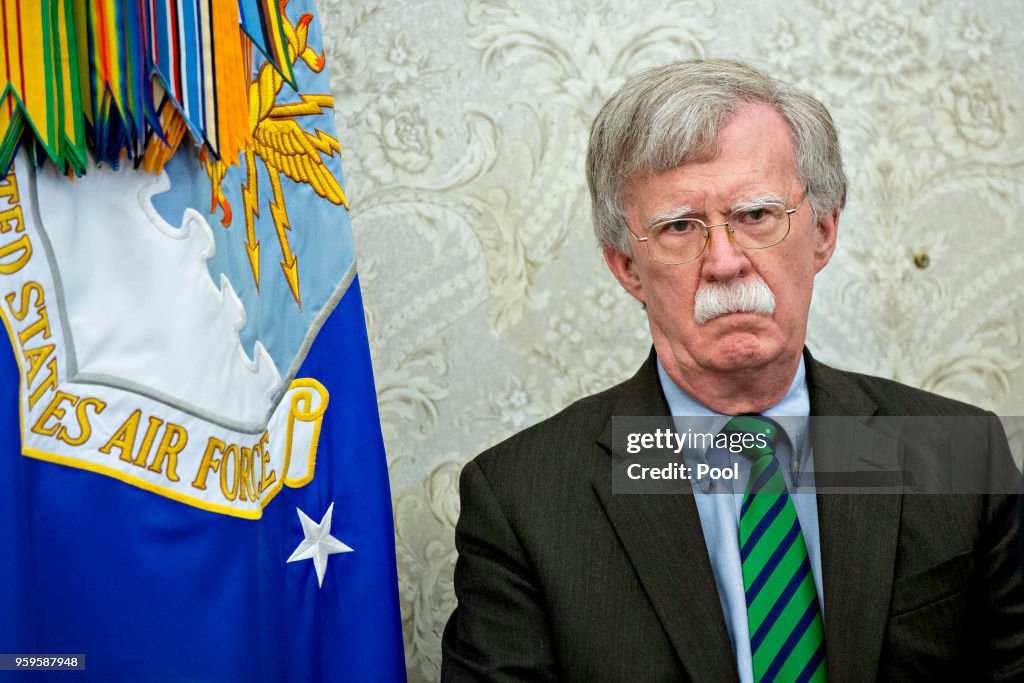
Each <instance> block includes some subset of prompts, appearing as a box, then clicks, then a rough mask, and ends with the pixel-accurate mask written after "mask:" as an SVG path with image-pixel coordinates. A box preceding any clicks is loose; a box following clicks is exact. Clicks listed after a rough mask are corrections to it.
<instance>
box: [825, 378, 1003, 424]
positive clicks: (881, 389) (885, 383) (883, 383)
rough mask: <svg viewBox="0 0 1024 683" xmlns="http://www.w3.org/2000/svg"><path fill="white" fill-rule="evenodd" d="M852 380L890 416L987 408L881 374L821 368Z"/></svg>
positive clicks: (949, 413) (977, 413) (954, 413)
mask: <svg viewBox="0 0 1024 683" xmlns="http://www.w3.org/2000/svg"><path fill="white" fill-rule="evenodd" d="M822 369H825V370H827V371H829V372H832V373H836V374H837V375H840V376H842V377H843V378H844V380H845V381H847V382H850V383H852V384H853V385H855V386H856V387H857V388H858V389H860V390H861V391H862V392H863V393H864V394H866V395H867V396H868V397H870V398H871V399H872V400H873V401H874V402H875V403H876V404H877V405H878V409H879V413H880V414H881V415H892V416H933V417H939V416H984V415H991V413H990V412H989V411H986V410H983V409H982V408H979V407H978V406H975V405H971V404H970V403H964V402H963V401H958V400H956V399H952V398H948V397H946V396H942V395H941V394H936V393H933V392H930V391H925V390H923V389H917V388H915V387H912V386H910V385H907V384H903V383H901V382H897V381H895V380H891V379H886V378H884V377H876V376H874V375H865V374H861V373H857V372H847V371H844V370H836V369H835V368H829V367H827V366H824V368H822Z"/></svg>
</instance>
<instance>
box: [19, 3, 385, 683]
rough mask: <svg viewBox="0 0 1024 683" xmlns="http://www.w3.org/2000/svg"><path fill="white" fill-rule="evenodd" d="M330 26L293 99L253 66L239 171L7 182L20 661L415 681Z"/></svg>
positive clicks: (293, 12)
mask: <svg viewBox="0 0 1024 683" xmlns="http://www.w3.org/2000/svg"><path fill="white" fill-rule="evenodd" d="M312 12H313V10H312V5H311V3H310V2H302V1H300V0H293V1H292V2H291V3H289V4H288V5H287V7H286V11H285V12H283V13H282V21H283V22H284V23H285V24H286V25H285V29H284V35H285V37H286V39H287V42H288V50H287V54H288V55H289V59H290V60H291V63H290V64H289V66H290V68H291V69H292V72H293V74H294V78H295V81H296V83H297V85H298V91H297V92H295V91H293V90H292V89H291V88H290V86H289V85H288V84H287V82H285V81H284V79H283V78H282V77H281V75H280V72H279V71H278V70H277V68H276V67H275V66H274V65H273V64H270V63H268V62H267V61H265V59H264V58H260V57H259V56H258V55H256V56H254V59H253V62H252V79H251V80H252V85H251V86H250V87H251V88H256V89H258V90H259V91H260V93H261V97H259V98H250V106H256V107H257V108H256V109H255V110H253V111H251V112H250V113H251V116H250V121H251V125H252V129H251V130H250V131H249V133H251V137H252V144H251V145H250V146H249V147H248V148H247V149H246V151H245V152H244V153H242V154H241V155H240V156H239V159H238V160H237V163H234V164H228V163H227V160H218V159H213V158H211V157H209V156H207V155H200V154H199V153H197V152H195V151H194V150H193V149H182V150H181V151H179V152H178V153H177V154H176V155H175V156H173V157H172V158H171V159H170V160H169V161H168V162H167V163H166V165H165V166H164V169H163V172H162V173H161V174H159V175H154V174H149V173H145V172H143V171H141V170H137V169H132V168H127V166H128V165H122V167H121V168H120V169H117V170H115V169H112V168H111V167H110V166H109V165H105V166H102V167H98V166H92V167H90V168H89V169H88V172H87V173H85V175H83V176H82V177H80V178H76V179H75V180H73V181H69V180H68V178H67V177H65V176H64V175H63V172H62V171H63V169H58V168H55V167H54V166H53V165H52V164H43V165H37V163H35V161H36V160H33V159H32V158H30V156H29V154H28V150H25V149H23V150H22V151H21V152H19V154H18V156H17V157H16V158H15V161H14V164H13V169H12V171H11V173H10V174H9V175H8V176H7V177H6V178H4V179H3V180H2V181H0V317H2V318H3V321H4V325H5V327H6V330H7V335H8V338H9V342H10V343H9V345H8V348H9V350H7V348H5V349H3V350H2V352H0V482H2V485H3V487H4V494H3V495H0V548H2V549H3V551H2V552H3V557H4V559H3V561H2V562H0V586H3V588H2V590H0V653H16V654H35V655H71V656H76V655H77V656H81V655H84V664H85V671H84V677H85V678H86V679H87V680H97V681H116V680H137V681H143V680H144V681H163V680H166V681H182V680H189V681H230V680H247V681H248V680H255V681H260V680H266V681H321V680H339V681H396V680H399V681H400V680H404V679H405V673H404V670H405V669H404V662H403V648H402V634H401V617H400V611H399V603H398V591H397V582H396V577H397V572H396V563H395V552H394V535H393V523H392V513H391V503H390V495H389V490H388V478H387V463H386V459H385V453H384V449H383V443H382V439H381V433H380V426H379V420H378V415H377V408H376V399H375V393H374V385H373V377H372V372H371V367H370V358H369V352H368V344H367V337H366V329H365V324H364V318H363V311H362V302H361V299H360V294H359V280H358V276H357V274H356V268H355V251H354V247H353V242H352V233H351V226H350V223H349V219H348V212H347V199H346V197H345V194H344V190H343V178H342V174H341V165H340V145H339V144H338V141H337V135H336V132H335V126H334V122H333V104H332V101H331V98H330V95H329V92H330V91H329V85H328V78H327V70H326V68H325V66H324V60H323V39H322V35H321V33H320V29H319V26H318V24H317V22H316V21H315V19H314V18H313V17H312V14H311V13H312ZM268 98H269V99H268ZM253 102H255V104H253Z"/></svg>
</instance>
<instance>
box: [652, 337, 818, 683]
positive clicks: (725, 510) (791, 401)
mask: <svg viewBox="0 0 1024 683" xmlns="http://www.w3.org/2000/svg"><path fill="white" fill-rule="evenodd" d="M658 376H659V377H660V378H661V387H662V390H663V391H664V392H665V398H666V400H667V401H668V406H669V409H670V410H671V412H672V415H674V416H676V429H677V430H678V431H680V432H684V431H686V430H690V431H691V432H693V433H696V434H718V433H719V432H720V431H721V430H722V428H723V427H725V425H726V423H727V422H728V421H729V419H730V416H728V415H722V414H721V413H716V412H714V411H713V410H711V409H710V408H708V407H707V406H705V405H703V404H702V403H700V402H699V401H697V400H696V399H694V398H693V397H691V396H689V395H688V394H686V393H685V392H684V391H683V390H682V389H680V388H679V387H678V386H677V385H676V383H675V382H673V381H672V379H671V378H670V377H669V376H668V374H667V373H666V372H665V369H664V368H663V367H662V366H661V362H660V361H659V362H658ZM810 409H811V403H810V395H809V394H808V390H807V376H806V370H805V368H804V359H803V358H802V357H801V359H800V367H799V369H798V370H797V373H796V376H795V377H794V378H793V383H792V385H790V387H789V391H788V392H787V393H786V395H785V397H783V399H782V400H781V401H779V402H778V403H777V404H775V405H774V406H772V407H771V408H769V409H767V410H765V411H764V412H763V413H762V415H765V416H767V417H771V418H772V419H774V420H775V421H776V422H778V423H779V425H780V426H781V427H782V434H780V436H779V443H778V445H777V446H776V450H775V455H776V457H777V458H778V459H779V464H780V465H781V469H782V472H783V475H784V476H785V478H786V486H787V487H788V488H789V491H790V497H791V498H792V500H793V505H794V507H796V514H797V518H798V519H799V520H800V528H801V530H802V531H803V534H804V540H805V541H806V542H807V556H808V558H809V559H810V562H811V573H812V574H813V575H814V585H815V588H816V589H817V591H818V604H819V605H820V606H821V608H822V616H824V613H825V607H824V600H823V598H824V594H823V593H822V589H821V543H820V540H819V539H820V536H819V533H818V503H817V500H816V499H815V495H814V490H813V474H812V473H813V463H814V460H813V454H812V453H811V444H810V439H808V438H807V419H806V418H807V417H808V416H809V415H810ZM683 458H684V461H685V462H686V464H687V465H688V466H689V467H690V468H691V469H690V472H696V465H697V464H698V463H707V464H708V465H711V466H712V467H718V466H727V465H729V464H731V463H734V462H738V463H739V472H740V477H739V479H738V480H736V481H731V480H725V479H718V480H714V481H712V480H709V479H707V478H704V479H702V480H700V481H691V484H692V485H693V494H694V501H695V502H696V504H697V512H698V513H699V515H700V523H701V527H702V529H703V532H704V542H705V544H706V545H707V549H708V556H709V557H710V558H711V569H712V571H713V572H714V575H715V584H716V585H717V586H718V597H719V599H720V600H721V603H722V613H723V614H724V615H725V625H726V628H727V629H728V630H729V640H730V641H732V649H733V652H735V653H736V665H737V668H738V669H739V674H740V681H742V682H743V683H753V680H754V673H753V666H752V664H751V656H750V634H749V631H748V629H747V601H746V596H745V592H744V589H743V570H742V567H741V565H740V549H739V520H740V508H741V506H742V503H743V493H744V491H745V489H746V481H747V475H748V474H749V472H750V466H751V465H752V464H753V463H752V462H750V461H749V460H747V459H746V458H743V457H742V456H736V455H735V454H730V453H729V451H728V450H726V449H716V448H710V449H706V451H705V449H697V448H684V450H683ZM794 482H797V483H800V484H807V483H811V485H810V486H807V485H804V486H802V487H799V488H798V487H797V486H796V485H795V484H794Z"/></svg>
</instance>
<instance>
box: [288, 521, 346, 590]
mask: <svg viewBox="0 0 1024 683" xmlns="http://www.w3.org/2000/svg"><path fill="white" fill-rule="evenodd" d="M295 511H296V512H298V513H299V521H300V522H302V533H303V534H305V536H306V538H304V539H303V541H302V543H300V544H299V547H298V548H296V549H295V552H293V553H292V556H291V557H289V558H288V561H289V562H295V561H297V560H313V566H314V567H315V568H316V579H317V584H318V585H319V586H321V587H323V585H324V574H326V573H327V556H328V555H333V554H334V553H350V552H352V548H349V547H348V546H347V545H345V544H344V543H342V542H341V541H339V540H338V539H336V538H335V537H334V536H331V514H332V513H333V512H334V503H333V502H332V503H331V505H330V507H328V508H327V512H325V513H324V518H323V519H321V520H320V523H319V524H316V523H315V522H314V521H313V520H311V519H310V518H309V517H307V516H306V513H305V512H303V511H302V510H300V509H299V508H295Z"/></svg>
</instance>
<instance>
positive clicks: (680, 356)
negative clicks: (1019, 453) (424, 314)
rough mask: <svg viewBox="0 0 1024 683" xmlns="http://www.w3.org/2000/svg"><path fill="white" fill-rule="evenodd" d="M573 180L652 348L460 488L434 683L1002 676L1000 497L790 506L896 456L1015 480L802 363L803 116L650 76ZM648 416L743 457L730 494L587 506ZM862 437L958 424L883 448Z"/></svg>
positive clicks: (977, 452)
mask: <svg viewBox="0 0 1024 683" xmlns="http://www.w3.org/2000/svg"><path fill="white" fill-rule="evenodd" d="M587 177H588V181H589V185H590V192H591V198H592V201H593V212H594V223H595V228H596V232H597V235H598V239H599V241H600V243H601V246H602V248H603V250H604V256H605V260H606V262H607V264H608V267H609V268H610V269H611V271H612V273H613V274H614V275H615V277H616V279H617V280H618V281H619V282H620V283H621V284H622V286H623V287H624V288H625V289H626V291H628V292H629V293H630V294H631V295H632V296H633V297H635V298H636V299H637V300H638V301H639V302H640V303H641V304H643V306H644V307H645V308H646V311H647V316H648V321H649V324H650V330H651V337H652V339H653V345H654V350H653V352H652V354H651V356H650V358H649V359H648V361H647V362H646V363H645V364H644V366H643V367H641V368H640V370H639V372H638V373H637V374H636V375H635V376H634V377H633V378H632V379H630V380H628V381H626V382H624V383H623V384H620V385H618V386H616V387H614V388H612V389H609V390H607V391H605V392H603V393H600V394H597V395H594V396H590V397H588V398H585V399H583V400H581V401H579V402H577V403H575V404H573V405H572V406H570V407H569V408H567V409H565V410H564V411H562V412H561V413H559V414H558V415H556V416H554V417H552V418H550V419H549V420H547V421H545V422H542V423H541V424H539V425H537V426H535V427H533V428H530V429H527V430H526V431H524V432H522V433H520V434H518V435H516V436H514V437H512V438H511V439H509V440H508V441H506V442H504V443H502V444H500V445H498V446H496V447H494V448H492V449H491V450H489V451H487V452H485V453H483V454H482V455H480V456H479V457H478V458H476V459H475V460H474V461H472V462H470V463H469V464H468V465H467V466H466V468H465V470H464V471H463V474H462V479H461V495H462V513H461V516H460V518H459V523H458V527H457V529H456V545H457V547H458V551H459V560H458V564H457V566H456V570H455V591H456V595H457V597H458V601H459V603H458V607H457V609H456V611H455V613H454V614H453V615H452V617H451V620H450V621H449V623H448V626H447V628H446V629H445V633H444V641H443V649H444V663H443V668H442V678H443V679H444V680H451V681H460V680H529V681H536V680H556V679H557V680H578V681H604V680H607V681H677V680H696V681H729V680H737V679H739V680H742V681H770V680H779V681H824V680H826V679H828V680H833V681H873V680H880V679H881V680H918V679H927V678H947V677H953V678H955V679H960V680H967V679H971V680H973V679H978V678H990V679H998V680H1011V679H1015V680H1021V679H1024V587H1022V584H1021V580H1020V577H1019V573H1018V569H1019V560H1018V555H1017V551H1016V548H1017V540H1018V535H1019V533H1020V532H1019V529H1018V526H1017V521H1016V520H1017V513H1016V504H1017V501H1016V498H1015V497H1013V496H1011V495H995V494H992V493H991V492H987V491H980V490H978V491H975V492H973V493H967V494H963V495H956V496H952V495H945V496H936V495H915V494H911V493H903V491H902V489H899V488H897V489H895V490H893V489H889V490H888V491H887V493H884V494H878V495H870V494H864V493H860V494H851V493H842V494H840V493H836V494H834V495H829V494H828V493H827V492H824V491H822V490H821V489H820V488H819V489H818V492H817V495H813V494H800V493H798V492H796V491H794V490H793V487H794V486H795V485H796V479H798V478H799V477H798V475H799V474H800V473H801V472H803V473H804V474H806V473H807V472H809V471H813V472H817V473H818V474H817V475H812V478H813V477H814V476H817V477H818V479H819V482H818V484H819V487H820V485H821V481H820V479H822V476H823V475H822V474H821V473H822V472H824V471H829V472H858V471H873V470H874V471H877V470H880V469H881V470H887V469H888V470H898V469H899V464H898V463H902V462H903V460H901V459H902V458H910V457H913V458H916V459H917V461H920V462H925V463H932V464H935V463H938V470H939V471H942V470H943V467H945V466H946V465H949V464H950V463H954V464H955V466H959V464H961V463H973V462H979V463H983V464H980V465H979V467H980V468H981V469H983V470H984V471H985V473H986V474H987V475H998V477H1001V478H1003V480H1009V479H1012V478H1013V477H1015V476H1016V475H1017V472H1016V471H1015V470H1014V469H1013V465H1012V461H1011V459H1010V457H1009V451H1008V447H1007V444H1006V438H1005V436H1004V434H1003V432H1002V430H1001V428H1000V427H999V426H998V421H997V420H995V419H994V418H992V417H991V416H988V415H987V414H985V413H983V412H982V411H980V410H978V409H977V408H973V407H971V406H967V405H964V404H960V403H956V402H953V401H950V400H948V399H944V398H941V397H939V396H936V395H933V394H928V393H925V392H922V391H918V390H915V389H912V388H909V387H906V386H902V385H899V384H896V383H894V382H890V381H887V380H883V379H878V378H873V377H866V376H863V375H856V374H851V373H846V372H840V371H838V370H835V369H832V368H829V367H827V366H825V365H823V364H821V363H819V362H817V361H815V360H814V359H813V358H812V357H811V356H810V354H809V353H808V352H807V351H806V350H805V348H804V340H805V337H806V332H807V317H808V309H809V306H810V303H811V292H812V289H813V283H814V277H815V275H816V274H817V273H818V272H819V271H820V270H821V269H822V268H824V267H825V265H826V264H827V263H828V262H829V259H830V258H831V256H832V252H833V250H834V248H835V244H836V232H837V229H838V224H839V215H840V210H841V209H842V207H843V204H844V201H845V195H846V178H845V176H844V173H843V170H842V161H841V158H840V150H839V144H838V139H837V135H836V131H835V128H834V126H833V123H832V119H831V117H830V116H829V114H828V112H827V110H826V109H825V108H824V106H823V105H822V104H821V103H819V102H818V101H817V100H815V99H814V98H812V97H810V96H809V95H807V94H806V93H803V92H801V91H799V90H797V89H795V88H793V87H791V86H788V85H786V84H784V83H781V82H778V81H776V80H774V79H772V78H771V77H769V76H768V75H766V74H764V73H762V72H760V71H758V70H756V69H753V68H751V67H749V66H747V65H744V64H741V63H738V62H733V61H726V60H693V61H685V62H678V63H674V64H669V65H667V66H664V67H660V68H655V69H650V70H648V71H645V72H642V73H640V74H638V75H637V76H635V77H634V78H632V79H630V80H629V81H628V82H627V83H626V84H625V86H623V88H622V89H621V90H620V91H619V92H617V93H616V94H615V95H613V96H612V98H611V99H610V100H609V101H608V102H607V103H606V104H605V106H604V108H603V109H602V110H601V112H600V113H599V114H598V116H597V119H596V120H595V121H594V125H593V129H592V133H591V138H590V148H589V151H588V156H587ZM595 314H598V312H595ZM670 415H672V416H691V417H693V418H697V417H701V416H703V417H705V418H708V419H711V420H715V419H719V418H720V425H722V432H721V433H722V434H725V435H729V436H730V437H741V439H748V437H750V438H749V439H748V441H749V443H753V442H754V439H755V437H756V440H757V443H758V446H757V447H754V448H746V446H744V448H745V450H744V453H743V456H744V461H745V465H744V469H743V472H744V479H745V482H743V483H742V484H737V485H736V486H739V488H736V487H735V486H734V487H733V488H732V489H731V494H730V493H729V492H728V491H727V492H726V493H724V494H720V495H716V493H715V491H714V490H711V489H708V488H707V487H702V486H698V485H697V484H696V483H693V482H685V486H686V491H685V492H683V493H680V494H676V495H625V494H620V493H615V492H613V482H612V480H613V477H612V470H613V460H614V459H615V458H618V457H620V455H621V453H619V452H618V450H617V449H616V448H615V447H614V446H613V426H612V423H613V418H616V417H620V416H662V418H663V419H666V417H667V416H670ZM729 416H739V417H729ZM792 416H798V417H799V416H804V417H806V416H859V417H858V418H857V419H846V420H839V421H835V420H833V421H831V422H826V423H823V424H820V425H819V423H815V426H814V428H813V429H809V428H808V427H807V425H806V423H803V426H801V423H799V422H797V423H795V426H794V423H787V422H786V420H785V418H787V417H792ZM886 416H932V419H934V417H935V416H954V417H951V418H950V419H959V420H965V422H964V424H965V425H966V426H963V427H962V428H960V427H958V430H959V433H958V435H957V438H956V439H952V440H947V441H946V442H943V443H942V445H941V447H940V446H934V445H933V444H932V443H931V442H930V441H929V440H928V439H924V440H923V441H924V442H925V443H912V444H909V445H908V442H906V441H905V440H904V441H901V440H900V439H898V438H897V437H896V436H894V435H893V434H892V433H888V432H887V431H886V429H885V428H884V427H879V426H877V425H878V424H881V418H884V417H886ZM963 416H967V417H963ZM968 417H969V418H971V419H969V420H968V419H967V418H968ZM770 418H777V419H770ZM679 419H682V418H679ZM787 424H788V425H789V426H788V427H787V426H785V425H787ZM808 432H811V433H808ZM745 443H746V442H745ZM710 453H711V451H710V450H709V451H708V453H706V454H701V453H698V454H697V456H698V457H705V456H706V457H708V458H710V457H711V455H710ZM812 465H813V466H812ZM951 466H953V465H951ZM957 471H958V472H959V471H960V470H957ZM790 492H792V493H790Z"/></svg>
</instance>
